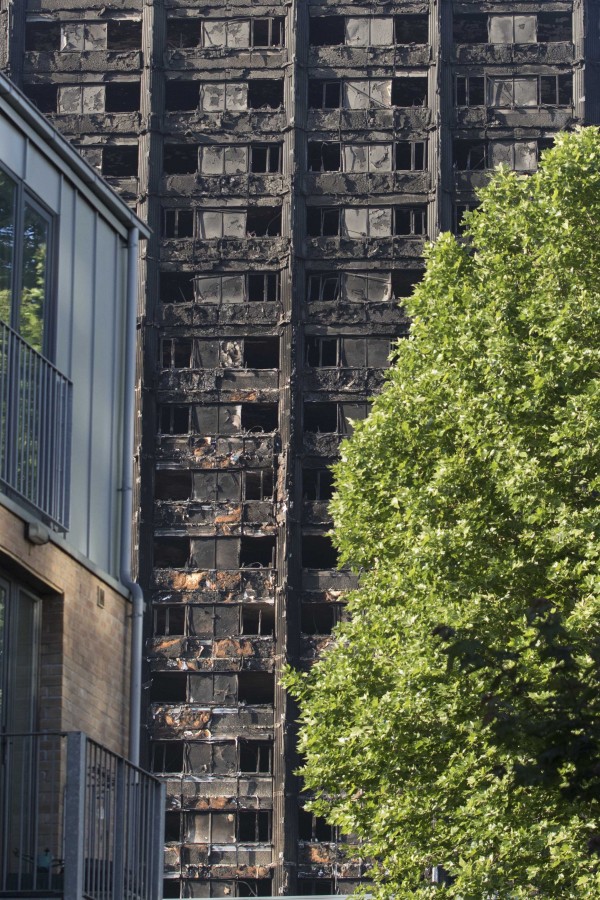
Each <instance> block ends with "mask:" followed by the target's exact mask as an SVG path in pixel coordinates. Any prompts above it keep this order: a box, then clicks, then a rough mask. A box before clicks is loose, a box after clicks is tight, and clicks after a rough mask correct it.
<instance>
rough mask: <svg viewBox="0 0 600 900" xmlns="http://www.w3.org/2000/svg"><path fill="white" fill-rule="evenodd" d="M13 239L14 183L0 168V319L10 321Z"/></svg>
mask: <svg viewBox="0 0 600 900" xmlns="http://www.w3.org/2000/svg"><path fill="white" fill-rule="evenodd" d="M14 241H15V184H14V182H13V181H11V179H10V178H9V177H8V176H7V175H5V174H4V172H2V170H0V319H2V320H3V321H4V322H10V319H11V306H12V303H11V300H12V270H13V254H14Z"/></svg>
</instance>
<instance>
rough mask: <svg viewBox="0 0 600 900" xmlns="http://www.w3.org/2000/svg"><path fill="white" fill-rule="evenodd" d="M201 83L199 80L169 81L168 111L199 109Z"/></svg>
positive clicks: (166, 97) (167, 92) (166, 96)
mask: <svg viewBox="0 0 600 900" xmlns="http://www.w3.org/2000/svg"><path fill="white" fill-rule="evenodd" d="M199 99H200V85H199V83H198V82H197V81H167V83H166V85H165V109H166V110H167V112H189V111H190V110H194V109H198V102H199Z"/></svg>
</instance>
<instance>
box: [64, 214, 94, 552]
mask: <svg viewBox="0 0 600 900" xmlns="http://www.w3.org/2000/svg"><path fill="white" fill-rule="evenodd" d="M73 241H74V258H73V299H72V309H73V315H72V348H71V360H72V364H71V370H70V372H68V373H67V374H68V375H69V377H70V378H71V380H72V382H73V447H72V455H71V459H72V463H71V528H70V532H69V542H70V543H71V544H72V545H73V546H75V548H76V549H77V550H79V551H80V552H81V553H83V554H84V555H85V556H87V555H88V550H89V526H90V517H89V494H88V477H89V463H90V457H91V441H92V384H91V378H90V365H91V360H92V351H93V327H94V317H93V307H92V304H91V303H90V298H91V297H93V295H94V268H93V266H92V265H90V257H89V250H90V247H94V244H95V216H94V212H93V210H92V209H91V207H89V206H88V205H87V203H83V202H81V200H78V201H77V202H76V209H75V219H74V230H73ZM61 324H62V323H60V322H59V328H60V327H61Z"/></svg>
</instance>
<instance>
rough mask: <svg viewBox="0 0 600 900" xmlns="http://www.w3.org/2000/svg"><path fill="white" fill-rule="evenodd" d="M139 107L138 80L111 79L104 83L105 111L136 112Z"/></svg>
mask: <svg viewBox="0 0 600 900" xmlns="http://www.w3.org/2000/svg"><path fill="white" fill-rule="evenodd" d="M139 108H140V83H139V81H120V82H118V81H113V82H110V83H109V84H107V85H106V93H105V100H104V109H105V110H106V112H137V111H138V110H139Z"/></svg>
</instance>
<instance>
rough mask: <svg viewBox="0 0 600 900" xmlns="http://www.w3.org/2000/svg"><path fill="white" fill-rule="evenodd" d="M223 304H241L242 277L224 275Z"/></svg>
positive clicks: (242, 291) (242, 298) (242, 295)
mask: <svg viewBox="0 0 600 900" xmlns="http://www.w3.org/2000/svg"><path fill="white" fill-rule="evenodd" d="M222 299H223V303H243V302H244V276H243V275H226V276H223V294H222Z"/></svg>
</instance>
